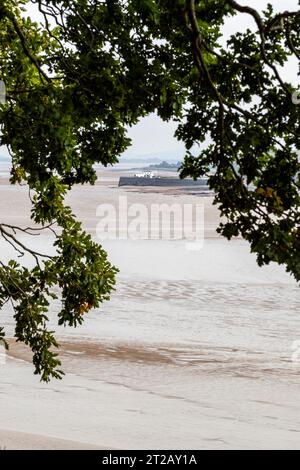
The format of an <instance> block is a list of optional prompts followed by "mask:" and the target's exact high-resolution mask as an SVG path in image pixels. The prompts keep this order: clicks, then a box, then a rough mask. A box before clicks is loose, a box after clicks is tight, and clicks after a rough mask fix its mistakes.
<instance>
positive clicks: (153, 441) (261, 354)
mask: <svg viewBox="0 0 300 470" xmlns="http://www.w3.org/2000/svg"><path fill="white" fill-rule="evenodd" d="M170 246H171V245H170ZM166 247H167V248H168V245H166ZM215 247H217V244H216V243H215V244H213V245H212V248H211V249H213V250H214V249H216V248H215ZM236 249H237V247H236V246H234V244H233V245H231V250H232V253H231V255H232V254H233V253H234V251H235V250H236ZM244 249H245V250H247V247H245V248H244ZM208 251H209V247H208ZM172 253H173V252H172ZM127 255H128V253H127ZM148 255H149V253H148V254H146V255H145V256H148ZM169 255H170V253H169V254H168V255H166V256H169ZM247 256H248V255H247ZM137 257H138V256H137ZM178 257H179V258H180V254H178ZM245 259H246V258H244V257H241V258H239V257H238V260H236V259H235V260H234V257H233V256H232V262H235V265H234V268H233V269H234V271H235V273H236V272H242V273H245V272H246V274H243V275H242V274H241V275H240V282H236V281H235V280H234V281H233V279H234V275H233V273H231V272H230V269H231V268H228V270H223V271H222V272H221V273H220V272H217V269H218V263H221V262H224V259H223V261H222V260H220V258H218V260H217V261H216V262H215V266H208V265H205V266H204V268H203V267H202V271H201V273H202V274H203V273H206V272H207V271H210V272H211V271H214V269H215V270H216V276H215V277H216V281H215V282H213V281H212V280H211V277H212V276H211V275H210V273H209V274H208V275H207V276H205V275H202V274H201V275H199V279H197V276H196V275H195V276H193V277H194V278H193V279H188V278H187V275H188V273H187V271H184V272H183V271H182V269H183V267H182V266H183V264H181V265H178V269H177V271H176V272H175V274H174V273H172V274H173V276H172V277H171V276H170V278H169V279H167V278H165V279H161V278H159V276H160V272H157V273H155V272H153V273H152V275H151V276H150V275H148V274H147V273H145V272H144V273H142V272H138V261H137V262H136V264H135V265H134V266H135V269H136V274H132V273H123V274H121V276H120V277H119V283H118V289H117V291H116V293H115V294H114V295H113V298H112V300H111V302H109V303H106V304H105V305H103V307H102V308H101V310H99V311H95V312H92V313H90V314H89V315H88V317H87V321H86V322H85V324H84V326H83V327H82V328H79V329H77V330H75V331H74V330H73V329H70V328H66V329H62V328H61V329H59V330H58V334H59V336H60V338H61V343H62V351H61V354H62V359H63V363H64V367H65V370H66V371H67V372H68V373H69V374H74V377H78V378H80V382H79V383H77V382H76V384H73V385H72V389H70V390H65V389H63V390H62V391H61V397H62V398H61V399H63V398H64V403H65V400H66V397H69V398H67V400H70V403H68V405H67V406H66V411H65V413H66V420H68V419H69V420H70V422H71V421H72V419H73V418H72V417H73V414H74V410H73V408H72V406H73V403H74V393H77V392H76V390H78V393H79V394H80V397H79V396H78V401H77V402H76V403H77V404H78V406H80V407H82V406H85V403H86V400H88V402H89V410H90V411H89V412H88V411H87V413H90V414H89V416H88V417H86V416H84V415H83V416H81V418H80V420H81V426H82V427H83V428H84V429H85V430H86V433H87V435H88V436H90V438H89V442H91V443H95V442H97V440H98V442H103V439H104V437H105V440H104V442H107V443H111V445H114V446H115V447H118V446H119V447H122V446H123V447H126V446H127V447H131V448H133V447H134V448H145V447H152V448H162V447H163V448H172V447H173V448H176V447H178V448H179V447H181V448H248V447H250V448H280V447H283V448H288V447H289V448H299V447H300V444H299V440H298V433H299V432H300V412H299V404H298V402H299V400H298V396H299V386H300V363H299V364H298V363H295V362H293V361H292V353H293V350H292V345H293V342H294V341H296V340H300V315H299V312H300V296H299V288H298V287H297V285H296V283H294V282H293V281H292V280H290V279H288V278H287V277H286V276H285V275H284V274H283V275H282V278H280V276H279V277H278V276H277V274H276V276H275V277H274V279H273V278H272V275H271V274H272V273H271V274H270V272H268V273H269V274H268V277H267V276H266V281H265V282H264V278H263V276H264V274H261V272H259V270H258V268H257V267H256V266H254V267H253V265H252V264H251V263H250V264H249V265H247V261H245ZM239 263H240V265H239ZM195 264H196V260H195ZM247 266H249V270H250V271H249V279H248V278H247V276H248V273H247ZM191 268H192V266H191ZM239 270H240V271H239ZM255 270H257V272H258V273H260V274H258V275H257V282H255V276H256V275H255V273H256V271H255ZM263 273H264V272H263ZM58 308H59V305H58V304H55V305H53V309H52V313H51V324H52V325H53V326H54V325H55V324H54V322H53V320H54V318H55V312H57V311H58ZM3 319H4V320H5V322H6V325H7V327H8V328H9V329H10V330H11V329H12V326H13V325H12V321H11V317H10V316H9V312H8V311H6V312H3ZM13 349H14V348H13ZM12 354H13V355H14V356H15V357H25V356H26V355H25V356H24V354H23V352H22V351H20V350H18V349H17V348H16V349H14V352H12ZM29 373H30V372H29ZM70 377H73V376H72V375H70ZM67 380H69V379H67ZM74 380H75V379H74ZM76 380H77V379H76ZM78 380H79V379H78ZM64 383H68V382H64ZM63 386H65V385H63ZM76 387H78V388H76ZM54 389H55V390H57V391H59V390H61V389H60V385H59V386H57V385H54ZM99 397H101V399H100V400H99ZM47 400H48V401H47V406H48V407H49V406H50V408H51V406H52V405H51V400H50V401H49V398H47ZM55 400H56V405H55V406H58V405H57V397H56V398H55ZM64 406H65V405H64ZM74 406H75V405H74ZM68 410H69V411H68ZM68 413H70V416H69V415H68ZM92 415H93V416H92ZM68 416H69V417H68ZM116 416H118V419H120V421H118V420H117V419H116ZM96 417H98V418H97V419H98V423H99V422H101V423H104V424H103V427H101V426H100V425H98V426H97V425H96ZM93 419H95V423H94V425H92V424H91V423H92V422H93ZM105 423H106V424H105ZM75 428H76V426H75ZM75 428H74V429H75ZM74 432H75V431H74ZM75 434H76V432H75ZM75 434H72V438H73V439H75V438H76V439H77V440H78V439H79V437H78V436H77V435H75ZM79 440H80V439H79Z"/></svg>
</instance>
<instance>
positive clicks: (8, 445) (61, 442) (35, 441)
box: [0, 430, 106, 450]
mask: <svg viewBox="0 0 300 470" xmlns="http://www.w3.org/2000/svg"><path fill="white" fill-rule="evenodd" d="M0 449H1V450H106V449H105V448H104V447H100V446H99V447H96V446H91V445H89V444H85V443H82V442H75V441H69V440H65V439H56V438H53V437H49V436H39V435H36V434H27V433H24V432H17V431H6V430H0Z"/></svg>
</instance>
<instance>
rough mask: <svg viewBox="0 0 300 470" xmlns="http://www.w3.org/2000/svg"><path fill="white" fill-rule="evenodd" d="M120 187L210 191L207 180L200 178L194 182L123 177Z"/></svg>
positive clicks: (176, 179)
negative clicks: (183, 188) (188, 188)
mask: <svg viewBox="0 0 300 470" xmlns="http://www.w3.org/2000/svg"><path fill="white" fill-rule="evenodd" d="M119 186H161V187H172V188H174V187H195V188H199V187H201V189H203V190H207V191H208V190H209V187H208V184H207V179H205V178H200V179H198V180H196V181H195V180H193V179H191V178H187V179H183V180H181V179H180V178H146V177H145V178H144V177H138V176H121V177H120V180H119Z"/></svg>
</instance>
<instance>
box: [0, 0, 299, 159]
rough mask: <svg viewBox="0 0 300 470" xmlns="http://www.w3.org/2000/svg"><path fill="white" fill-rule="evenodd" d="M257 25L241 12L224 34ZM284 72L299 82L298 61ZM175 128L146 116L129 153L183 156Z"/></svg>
mask: <svg viewBox="0 0 300 470" xmlns="http://www.w3.org/2000/svg"><path fill="white" fill-rule="evenodd" d="M239 3H240V4H243V5H249V6H252V7H254V8H256V9H258V10H263V9H265V8H266V6H267V4H268V3H270V4H271V5H273V7H274V10H275V11H276V12H277V11H285V10H297V9H298V8H299V3H300V2H298V0H284V1H283V0H240V1H239ZM29 11H30V15H31V16H33V17H35V18H36V14H35V13H34V9H33V8H30V10H29ZM254 26H255V25H254V21H253V20H252V18H251V17H250V16H249V15H246V14H239V15H237V16H236V17H234V18H232V19H230V20H229V21H227V22H226V25H225V26H224V34H225V37H228V36H230V35H231V34H234V33H235V32H237V31H244V30H245V29H247V28H253V27H254ZM282 76H283V78H284V79H285V80H287V81H291V82H292V83H295V84H296V85H297V84H298V83H299V79H298V77H297V67H296V63H291V64H290V65H289V66H288V67H285V69H284V70H283V71H282ZM175 129H176V124H175V123H163V122H162V121H161V120H160V119H159V118H158V117H157V116H155V115H150V116H148V117H147V118H144V119H143V120H142V121H141V122H140V123H139V124H138V125H137V126H135V127H134V128H132V129H130V130H129V136H130V137H131V138H132V140H133V145H132V147H131V148H130V149H128V150H127V152H126V154H125V155H126V156H128V157H136V156H142V155H148V154H158V153H162V154H164V153H165V155H166V157H167V156H169V155H172V154H173V153H174V158H175V159H176V158H179V157H180V155H181V154H182V155H184V146H183V144H182V143H180V142H178V141H177V140H176V139H175V138H174V132H175ZM1 153H4V152H1Z"/></svg>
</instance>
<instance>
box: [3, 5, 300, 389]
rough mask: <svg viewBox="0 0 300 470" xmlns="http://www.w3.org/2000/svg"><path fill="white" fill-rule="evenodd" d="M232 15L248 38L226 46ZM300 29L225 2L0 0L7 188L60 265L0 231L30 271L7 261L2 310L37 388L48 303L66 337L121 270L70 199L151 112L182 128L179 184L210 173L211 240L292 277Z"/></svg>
mask: <svg viewBox="0 0 300 470" xmlns="http://www.w3.org/2000/svg"><path fill="white" fill-rule="evenodd" d="M250 3H251V2H250ZM27 4H30V5H31V6H32V5H35V7H36V9H37V10H39V14H40V18H41V21H40V22H39V23H37V22H34V21H33V20H32V19H30V18H29V17H28V15H27V14H26V6H27ZM236 14H240V15H247V16H248V17H249V24H250V23H251V24H252V25H253V26H254V28H253V29H252V30H247V31H246V32H241V33H238V34H234V35H233V36H232V37H231V38H230V39H229V40H228V42H227V43H225V41H224V38H223V27H224V22H226V21H227V19H228V18H230V17H231V16H233V15H236ZM299 19H300V14H299V9H296V11H290V12H287V11H285V12H282V13H281V14H274V12H273V10H272V7H271V6H269V7H268V8H267V10H266V11H265V12H264V13H260V12H258V11H257V10H255V9H253V8H251V7H250V6H243V5H240V4H239V3H238V2H236V1H234V0H126V1H125V0H106V1H105V0H102V1H100V0H98V1H97V0H93V1H92V0H70V1H63V0H43V1H39V0H31V1H29V0H28V1H26V0H23V1H21V0H19V1H18V0H2V2H1V5H0V25H1V28H0V79H1V80H3V81H4V82H5V84H6V89H7V102H6V104H4V105H1V106H0V123H1V129H2V134H1V144H2V145H6V146H8V148H9V151H10V153H11V156H12V163H13V169H12V177H11V182H12V183H14V184H18V183H20V182H21V181H22V182H24V181H25V182H26V183H27V184H28V186H29V188H30V190H31V191H33V193H34V197H33V201H32V203H33V206H32V218H33V220H34V221H35V222H36V223H38V224H39V225H40V226H41V227H42V229H43V230H52V229H53V224H55V226H58V227H60V230H59V231H57V232H56V234H55V246H56V248H57V254H56V255H55V256H54V257H47V256H45V255H43V254H42V253H35V252H33V251H30V250H29V248H28V247H26V246H24V245H23V244H22V242H21V241H20V238H18V235H20V234H21V233H22V231H23V232H24V230H25V232H26V233H33V232H32V230H30V229H24V228H22V227H11V226H8V225H5V223H2V224H0V231H1V234H2V236H3V237H4V238H5V239H6V240H7V241H8V242H9V243H11V244H12V245H14V246H15V247H16V249H17V250H19V252H21V253H22V252H24V251H28V250H29V251H30V253H31V255H32V256H33V258H34V260H35V267H34V268H33V269H29V268H27V267H24V266H23V265H21V264H19V263H17V262H15V261H11V262H10V263H9V264H8V265H5V264H3V263H1V268H0V281H1V288H0V302H1V305H3V304H4V303H5V302H7V301H11V302H12V304H13V306H14V312H15V319H16V338H17V339H18V340H20V341H23V342H24V343H25V344H28V345H29V346H30V347H31V348H32V351H33V354H34V356H33V361H34V365H35V370H36V373H39V374H41V376H42V379H43V380H49V378H51V376H55V377H59V376H61V371H60V370H59V366H60V363H59V360H58V358H57V356H56V354H55V353H54V352H53V346H54V347H55V346H57V343H56V340H55V338H54V335H53V332H51V331H48V330H47V316H46V314H47V310H48V306H49V302H50V301H51V299H52V298H53V297H55V296H58V297H59V298H62V309H61V312H60V313H59V323H60V324H70V325H73V326H76V325H77V324H78V323H79V324H80V323H82V321H83V314H84V313H85V312H87V311H88V310H90V309H91V308H94V307H98V306H99V305H100V303H101V302H102V301H103V300H105V299H108V298H109V295H110V292H111V290H112V289H113V286H114V282H115V274H116V269H115V268H114V267H113V266H111V265H110V263H109V262H108V260H107V255H106V253H105V252H104V251H103V249H102V248H101V247H100V246H98V245H97V244H95V243H94V242H93V241H92V240H91V237H90V236H89V235H87V234H86V233H84V232H83V231H82V229H81V226H80V223H79V222H77V221H76V220H75V217H74V216H73V214H72V212H71V210H70V208H68V207H67V206H65V205H64V196H65V194H66V192H67V191H68V189H69V188H71V187H72V185H74V184H78V183H94V181H95V172H94V169H93V164H94V163H95V162H101V163H103V164H104V165H110V164H114V163H116V162H117V160H118V157H119V156H120V155H121V154H122V153H123V151H124V150H125V149H126V148H127V147H128V146H129V145H130V141H129V140H128V138H127V136H126V128H127V126H132V125H134V124H135V123H137V122H138V120H139V119H140V118H141V117H143V116H146V115H148V114H149V113H151V112H156V113H157V114H158V115H159V116H160V117H161V118H162V119H164V120H168V119H175V120H177V121H178V130H177V133H176V135H177V137H178V138H179V139H181V140H183V141H184V142H185V144H186V148H187V154H186V158H185V163H184V166H183V167H182V169H181V176H182V177H186V176H192V177H194V178H197V177H200V176H202V175H204V174H206V173H207V172H208V171H210V170H211V169H212V168H213V169H214V170H215V171H214V172H211V176H210V180H209V183H210V186H211V188H212V189H214V190H215V193H216V198H215V202H216V204H218V205H219V207H220V210H221V214H222V215H223V216H224V219H225V222H222V224H221V225H220V228H219V230H220V233H222V234H223V235H224V236H226V237H228V238H231V237H233V236H237V235H242V236H243V237H244V238H245V239H246V240H248V241H249V242H250V245H251V249H252V251H253V252H255V253H257V257H258V262H259V264H260V265H262V264H264V263H269V262H270V261H275V262H278V263H280V264H284V265H285V266H286V268H287V270H288V271H289V272H291V273H292V274H293V275H294V276H295V278H296V279H297V280H300V226H299V211H298V207H299V186H300V181H299V174H300V164H299V158H298V151H299V150H300V141H299V139H300V133H299V116H300V106H299V100H298V99H295V98H297V95H296V91H297V90H296V88H297V87H296V84H291V83H287V81H286V80H285V79H284V68H285V67H286V66H287V64H289V61H290V60H291V59H292V60H293V61H294V63H295V62H297V64H298V66H299V58H300V21H299ZM292 97H293V98H292ZM58 289H59V293H58V292H57V290H58ZM0 334H1V335H2V337H4V331H3V330H1V333H0Z"/></svg>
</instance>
